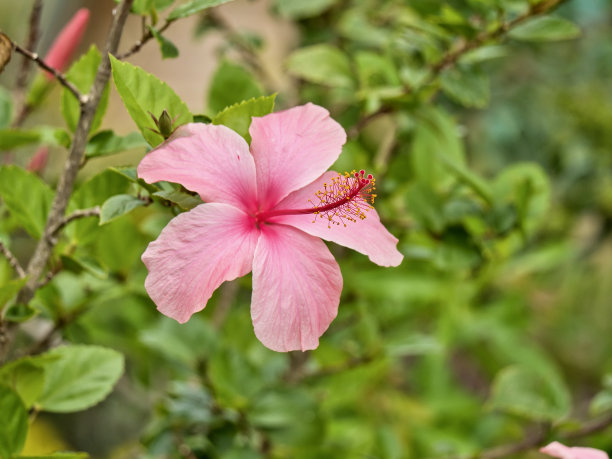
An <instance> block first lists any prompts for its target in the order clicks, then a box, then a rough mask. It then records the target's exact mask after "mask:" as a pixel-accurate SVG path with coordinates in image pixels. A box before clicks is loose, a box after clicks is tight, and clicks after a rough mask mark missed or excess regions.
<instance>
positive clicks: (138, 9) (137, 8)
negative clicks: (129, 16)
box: [131, 0, 153, 16]
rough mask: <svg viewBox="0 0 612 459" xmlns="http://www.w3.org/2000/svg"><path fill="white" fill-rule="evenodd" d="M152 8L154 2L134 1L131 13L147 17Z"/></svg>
mask: <svg viewBox="0 0 612 459" xmlns="http://www.w3.org/2000/svg"><path fill="white" fill-rule="evenodd" d="M151 8H153V0H134V3H132V9H131V12H132V13H134V14H139V15H141V16H146V15H148V14H149V13H150V12H151Z"/></svg>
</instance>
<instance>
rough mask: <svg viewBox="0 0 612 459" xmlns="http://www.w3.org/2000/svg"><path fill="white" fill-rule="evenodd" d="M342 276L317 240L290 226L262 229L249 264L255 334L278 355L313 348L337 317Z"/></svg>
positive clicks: (264, 226) (334, 262) (334, 261)
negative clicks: (251, 269)
mask: <svg viewBox="0 0 612 459" xmlns="http://www.w3.org/2000/svg"><path fill="white" fill-rule="evenodd" d="M341 291H342V275H341V274H340V268H339V267H338V263H336V260H334V257H333V256H332V254H331V253H330V252H329V249H328V248H327V247H326V246H325V243H324V242H323V241H321V240H320V239H319V238H315V237H312V236H309V235H308V234H305V233H303V232H301V231H299V230H297V229H294V228H291V227H290V226H284V225H263V226H262V228H261V236H260V238H259V242H258V244H257V248H256V249H255V258H254V261H253V298H252V301H251V317H252V318H253V326H254V328H255V335H256V336H257V338H258V339H259V340H260V341H261V342H262V343H263V344H264V345H265V346H266V347H268V348H270V349H272V350H275V351H279V352H284V351H293V350H298V349H301V350H303V351H305V350H307V349H315V348H316V347H317V346H318V345H319V337H320V336H321V335H322V334H323V332H324V331H325V330H327V327H329V324H330V323H331V321H332V320H333V319H334V317H336V314H337V313H338V303H339V302H340V292H341Z"/></svg>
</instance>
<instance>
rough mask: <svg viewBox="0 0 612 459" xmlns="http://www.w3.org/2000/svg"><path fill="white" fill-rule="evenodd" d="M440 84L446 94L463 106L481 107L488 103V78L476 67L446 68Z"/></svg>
mask: <svg viewBox="0 0 612 459" xmlns="http://www.w3.org/2000/svg"><path fill="white" fill-rule="evenodd" d="M440 84H441V86H442V90H443V91H444V93H445V94H446V95H448V96H449V97H450V98H451V99H453V100H454V101H455V102H458V103H460V104H461V105H463V106H465V107H476V108H482V107H484V106H486V105H487V104H488V103H489V97H490V91H489V78H488V77H487V75H486V74H484V73H483V72H480V71H477V70H476V69H473V68H472V69H459V68H457V67H452V68H450V69H447V70H445V71H444V72H442V75H441V76H440Z"/></svg>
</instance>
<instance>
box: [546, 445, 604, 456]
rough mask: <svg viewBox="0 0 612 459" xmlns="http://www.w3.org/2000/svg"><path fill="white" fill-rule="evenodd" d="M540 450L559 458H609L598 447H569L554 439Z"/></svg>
mask: <svg viewBox="0 0 612 459" xmlns="http://www.w3.org/2000/svg"><path fill="white" fill-rule="evenodd" d="M540 452H541V453H544V454H548V455H549V456H552V457H558V458H561V459H609V458H608V455H607V454H606V453H605V452H604V451H601V450H599V449H595V448H583V447H579V446H578V447H573V448H571V447H569V446H565V445H563V444H562V443H559V442H558V441H554V442H552V443H550V444H548V445H546V446H545V447H543V448H540Z"/></svg>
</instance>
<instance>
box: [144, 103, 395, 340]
mask: <svg viewBox="0 0 612 459" xmlns="http://www.w3.org/2000/svg"><path fill="white" fill-rule="evenodd" d="M249 132H250V134H251V138H252V142H251V147H250V151H249V146H248V144H247V143H246V142H245V140H244V139H243V138H242V137H241V136H240V135H238V134H237V133H236V132H234V131H232V130H231V129H229V128H227V127H225V126H213V125H210V124H188V125H185V126H181V127H180V128H178V130H177V131H176V132H175V133H174V134H173V135H172V136H171V137H170V138H169V139H168V141H166V142H165V143H163V144H162V145H161V146H159V147H158V148H156V149H155V150H153V151H152V152H151V153H149V154H148V155H147V156H146V157H145V158H144V159H143V160H142V162H141V163H140V165H139V166H138V175H139V176H140V177H141V178H143V179H144V180H146V181H147V182H149V183H152V182H158V181H160V180H167V181H170V182H176V183H180V184H182V185H183V186H185V187H186V188H188V189H190V190H193V191H196V192H197V193H199V194H200V196H201V197H202V199H203V200H204V201H206V203H205V204H201V205H199V206H198V207H196V208H194V209H192V210H191V211H189V212H186V213H183V214H180V215H179V216H177V217H176V218H174V219H173V220H172V221H171V222H170V223H169V224H168V226H166V228H164V230H163V231H162V232H161V234H160V236H159V238H158V239H157V240H156V241H154V242H152V243H151V244H149V247H148V248H147V250H146V251H145V253H144V254H143V255H142V260H143V262H144V264H145V265H146V266H147V268H148V270H149V275H148V276H147V279H146V281H145V287H146V289H147V291H148V292H149V295H150V296H151V298H152V299H153V301H154V302H155V303H156V304H157V308H158V309H159V310H160V311H161V312H162V313H163V314H165V315H167V316H169V317H172V318H174V319H176V320H177V321H179V322H181V323H182V322H186V321H187V320H188V319H189V318H190V317H191V315H192V314H194V313H195V312H197V311H200V310H202V309H203V308H204V307H205V306H206V302H207V301H208V299H209V298H210V297H211V295H212V293H213V291H214V290H215V289H216V288H217V287H219V285H221V284H222V283H223V282H224V281H228V280H232V279H235V278H237V277H240V276H244V275H245V274H247V273H249V272H250V271H253V295H252V298H251V317H252V320H253V326H254V329H255V335H256V336H257V338H258V339H259V340H260V341H261V342H262V343H263V344H264V345H265V346H267V347H269V348H270V349H273V350H275V351H291V350H297V349H301V350H307V349H314V348H316V347H317V346H318V344H319V337H320V336H321V335H322V334H323V332H324V331H325V330H326V329H327V328H328V326H329V324H330V323H331V321H332V320H333V319H334V318H335V317H336V314H337V311H338V303H339V302H340V292H341V291H342V275H341V274H340V268H339V266H338V263H336V260H334V257H333V256H332V254H331V253H330V251H329V249H328V248H327V247H326V245H325V243H323V241H321V239H320V238H323V239H325V240H328V241H333V242H336V243H338V244H341V245H344V246H346V247H350V248H352V249H354V250H357V251H359V252H361V253H363V254H365V255H367V256H368V257H369V258H370V260H371V261H373V262H374V263H377V264H379V265H382V266H397V265H399V264H400V263H401V261H402V258H403V256H402V255H401V254H400V253H399V252H398V251H397V248H396V244H397V239H396V238H395V237H393V235H391V234H390V233H389V232H388V231H387V230H386V229H385V227H384V226H383V225H382V223H381V222H380V219H379V217H378V214H377V213H376V211H375V210H374V209H373V208H372V207H371V205H370V204H369V202H368V201H371V200H372V199H373V195H372V194H371V192H372V191H373V186H372V185H373V178H372V176H371V175H365V174H364V172H363V171H361V172H360V173H356V175H348V174H347V175H339V174H337V173H336V172H331V171H329V172H325V171H326V170H327V168H328V167H330V166H331V165H332V164H333V163H334V161H335V160H336V159H337V158H338V156H339V155H340V152H341V151H342V145H343V144H344V142H345V141H346V134H345V132H344V130H343V129H342V127H341V126H340V125H339V124H338V123H336V122H335V121H334V120H332V119H331V118H330V117H329V112H328V111H327V110H325V109H324V108H322V107H319V106H316V105H312V104H307V105H303V106H300V107H295V108H292V109H290V110H286V111H283V112H278V113H272V114H270V115H266V116H263V117H261V118H253V122H252V124H251V127H250V130H249ZM366 214H367V218H366Z"/></svg>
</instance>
